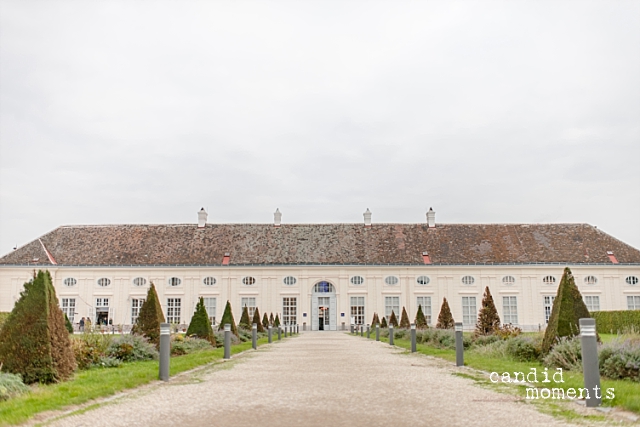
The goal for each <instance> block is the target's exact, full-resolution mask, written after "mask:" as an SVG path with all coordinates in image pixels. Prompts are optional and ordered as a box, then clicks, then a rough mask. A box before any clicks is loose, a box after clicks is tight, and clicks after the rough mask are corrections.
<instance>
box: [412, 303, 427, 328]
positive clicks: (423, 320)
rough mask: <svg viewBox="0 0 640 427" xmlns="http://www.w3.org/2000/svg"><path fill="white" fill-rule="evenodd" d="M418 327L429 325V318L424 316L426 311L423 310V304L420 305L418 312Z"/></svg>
mask: <svg viewBox="0 0 640 427" xmlns="http://www.w3.org/2000/svg"><path fill="white" fill-rule="evenodd" d="M415 323H416V329H427V328H428V327H429V325H428V324H427V318H426V317H424V313H423V312H422V305H421V304H420V305H418V312H417V313H416V320H415Z"/></svg>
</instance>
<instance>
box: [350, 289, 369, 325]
mask: <svg viewBox="0 0 640 427" xmlns="http://www.w3.org/2000/svg"><path fill="white" fill-rule="evenodd" d="M365 309H366V307H365V297H364V296H363V295H353V296H350V297H349V313H350V314H351V317H352V318H353V319H354V322H355V323H354V324H355V325H364V324H365Z"/></svg>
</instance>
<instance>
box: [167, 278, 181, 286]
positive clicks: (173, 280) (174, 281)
mask: <svg viewBox="0 0 640 427" xmlns="http://www.w3.org/2000/svg"><path fill="white" fill-rule="evenodd" d="M180 283H182V280H180V278H178V277H170V278H169V286H180Z"/></svg>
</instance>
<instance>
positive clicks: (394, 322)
mask: <svg viewBox="0 0 640 427" xmlns="http://www.w3.org/2000/svg"><path fill="white" fill-rule="evenodd" d="M389 326H393V327H394V328H397V327H398V318H397V317H396V314H395V313H394V312H393V310H391V316H389Z"/></svg>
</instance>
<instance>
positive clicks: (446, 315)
mask: <svg viewBox="0 0 640 427" xmlns="http://www.w3.org/2000/svg"><path fill="white" fill-rule="evenodd" d="M454 326H455V321H454V320H453V316H452V315H451V309H450V308H449V303H448V302H447V299H446V298H443V299H442V307H440V314H439V315H438V323H437V324H436V328H438V329H453V327H454Z"/></svg>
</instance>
